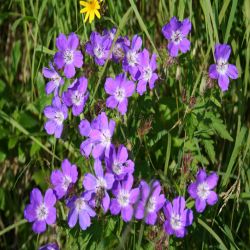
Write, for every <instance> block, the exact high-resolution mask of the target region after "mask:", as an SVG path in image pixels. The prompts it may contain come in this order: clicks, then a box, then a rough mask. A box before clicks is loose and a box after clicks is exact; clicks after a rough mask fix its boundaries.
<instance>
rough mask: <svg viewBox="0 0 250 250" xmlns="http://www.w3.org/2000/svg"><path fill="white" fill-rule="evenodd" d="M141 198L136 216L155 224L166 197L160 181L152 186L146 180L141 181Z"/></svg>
mask: <svg viewBox="0 0 250 250" xmlns="http://www.w3.org/2000/svg"><path fill="white" fill-rule="evenodd" d="M140 190H141V200H140V201H139V203H138V205H137V208H136V212H135V218H136V219H143V218H144V220H145V222H146V223H147V224H149V225H154V224H155V223H156V220H157V213H158V211H159V210H160V209H161V208H162V207H163V205H164V203H165V201H166V199H165V196H164V195H163V194H160V192H161V185H160V182H159V181H154V182H153V184H152V187H150V186H149V185H148V184H147V183H146V182H145V181H141V183H140Z"/></svg>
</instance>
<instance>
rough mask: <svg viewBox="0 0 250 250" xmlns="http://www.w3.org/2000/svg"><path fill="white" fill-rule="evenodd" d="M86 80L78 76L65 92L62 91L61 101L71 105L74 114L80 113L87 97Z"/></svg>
mask: <svg viewBox="0 0 250 250" xmlns="http://www.w3.org/2000/svg"><path fill="white" fill-rule="evenodd" d="M87 87H88V80H87V79H86V78H85V77H80V78H79V79H78V80H75V81H74V82H73V83H72V84H71V85H70V86H69V88H68V90H67V91H66V92H64V93H63V96H62V99H63V102H64V103H65V104H66V105H67V106H68V107H71V106H72V112H73V115H74V116H78V115H80V114H81V113H82V111H83V108H84V106H85V103H86V101H87V100H88V97H89V92H88V91H87Z"/></svg>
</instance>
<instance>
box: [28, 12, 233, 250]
mask: <svg viewBox="0 0 250 250" xmlns="http://www.w3.org/2000/svg"><path fill="white" fill-rule="evenodd" d="M91 18H92V16H91ZM190 30H191V22H190V20H189V19H184V20H183V21H179V20H177V18H175V17H173V18H172V19H171V20H170V23H168V24H166V25H165V26H164V27H163V29H162V32H163V34H164V36H165V37H166V39H167V40H168V41H169V44H168V50H169V54H170V56H171V57H176V56H177V55H178V53H179V51H181V52H182V53H186V52H187V51H189V50H190V46H191V43H190V41H189V40H188V39H187V35H188V34H189V32H190ZM56 46H57V48H58V51H57V52H56V53H55V56H54V62H53V63H50V64H49V68H46V67H44V68H43V75H44V77H46V78H48V79H49V82H48V83H47V85H46V90H45V91H46V94H47V95H49V94H52V93H53V95H54V96H53V99H52V103H51V105H50V106H47V107H45V109H44V115H45V116H46V117H47V119H48V120H47V121H46V123H45V130H46V132H47V133H48V134H50V135H54V136H55V137H56V138H60V137H61V135H62V132H63V123H64V121H65V120H66V119H67V118H68V116H69V115H68V112H69V111H68V110H69V109H70V108H71V110H72V114H73V116H81V118H82V113H84V107H85V105H86V103H87V101H88V97H89V92H88V90H87V88H88V79H87V78H85V77H84V76H80V77H78V78H76V79H73V80H72V82H71V83H70V84H69V86H66V90H65V91H63V88H62V86H64V84H66V82H68V81H70V80H68V79H71V78H73V77H75V75H76V70H75V68H81V67H82V65H83V55H82V52H81V51H80V50H78V47H79V39H78V37H77V36H76V34H74V33H72V34H70V35H69V36H68V37H66V36H65V35H64V34H60V35H59V37H58V38H57V39H56ZM85 48H86V53H87V54H88V55H89V56H91V57H92V58H93V61H94V63H95V64H97V65H99V66H103V65H104V64H105V63H106V62H107V60H112V61H114V62H115V63H116V64H119V63H120V64H121V68H122V70H123V72H122V73H120V74H118V75H117V76H115V77H108V78H106V80H105V84H104V90H105V92H106V93H107V94H108V95H109V97H108V98H107V100H106V106H107V108H111V109H115V108H117V110H118V111H119V113H121V114H122V115H125V114H126V112H127V110H128V98H129V97H131V96H132V95H133V94H134V93H135V91H136V92H137V93H138V94H139V95H142V94H144V93H145V92H146V90H147V85H148V86H149V89H151V90H152V89H153V88H154V87H155V82H156V80H157V79H158V75H157V73H156V70H157V61H156V59H157V56H156V54H154V53H153V54H152V55H150V53H149V51H148V50H147V49H146V48H142V39H141V37H140V36H138V35H135V36H133V38H132V40H131V41H130V40H129V39H128V38H127V37H121V36H118V35H117V30H116V29H115V28H113V29H111V30H104V31H103V33H102V34H100V33H98V32H92V34H91V35H90V40H89V41H88V42H87V44H86V46H85ZM230 53H231V49H230V46H228V45H216V47H215V58H216V64H213V65H211V66H210V69H209V75H210V77H211V78H214V79H218V81H219V86H220V87H221V89H222V90H223V91H224V90H226V89H228V84H229V77H230V78H232V79H236V78H237V77H238V72H237V68H236V67H235V66H234V65H231V64H228V59H229V55H230ZM63 75H64V76H65V77H66V78H67V79H63ZM64 89H65V88H64ZM78 128H79V132H80V135H81V136H82V137H84V140H83V141H82V143H81V145H80V152H81V154H82V156H83V157H85V158H91V157H92V158H93V161H94V173H85V175H84V177H83V181H82V188H81V189H80V191H74V188H73V187H74V185H76V183H77V181H78V179H80V178H79V176H78V169H77V167H76V165H74V164H71V163H70V162H69V160H68V159H65V160H63V162H62V165H61V169H57V170H53V171H52V173H51V177H50V181H51V188H49V189H48V190H46V192H45V195H44V197H43V195H42V193H41V191H40V190H39V189H37V188H34V189H33V190H32V192H31V196H30V204H28V205H27V206H26V208H25V211H24V216H25V218H26V219H27V220H28V221H29V222H32V223H33V231H34V232H36V233H42V232H44V231H45V230H46V225H47V224H48V225H52V224H54V223H55V222H56V208H55V205H56V202H58V201H59V200H63V201H64V202H65V204H66V206H67V208H68V225H69V227H70V228H73V227H75V225H76V224H77V222H78V221H79V225H80V227H81V229H82V230H85V229H87V228H88V227H89V226H90V225H91V219H92V218H93V217H95V216H96V214H97V213H98V212H99V211H100V210H99V209H100V208H101V210H102V211H103V213H105V214H106V213H108V211H110V213H111V214H112V215H118V214H121V218H122V219H123V220H124V221H125V222H128V221H131V220H132V219H133V218H135V219H137V220H144V221H145V223H146V224H148V225H155V224H161V223H159V222H160V220H162V218H164V225H163V228H164V230H165V232H166V233H167V234H169V235H175V236H176V237H184V236H185V235H186V233H187V229H186V227H188V226H190V225H191V224H192V222H193V218H194V215H193V211H192V210H191V208H190V207H189V204H186V200H185V197H183V196H177V197H175V198H174V199H173V200H172V202H171V201H169V200H168V199H167V198H166V196H165V194H164V190H163V188H162V186H161V184H160V182H159V181H158V180H152V181H150V182H149V183H147V182H146V181H144V180H140V181H138V180H137V179H136V178H135V176H134V169H135V164H134V162H133V161H132V160H131V159H130V157H129V152H128V149H127V148H126V147H125V146H124V145H118V146H115V145H114V144H113V140H112V139H113V136H114V134H115V128H116V122H115V121H114V120H112V119H109V117H108V116H107V114H106V112H101V113H100V114H98V115H96V117H95V118H94V119H93V120H92V121H89V120H87V119H81V121H80V123H79V125H78ZM137 181H138V182H137ZM217 182H218V176H217V174H216V173H214V172H213V173H211V174H210V175H208V176H207V174H206V172H205V170H204V169H200V170H199V171H198V173H197V176H196V180H195V181H194V182H193V183H191V184H190V185H189V186H188V193H189V195H190V197H191V198H193V199H195V209H196V211H197V212H198V213H201V212H203V211H204V210H205V207H206V205H207V204H208V205H214V204H215V203H216V202H217V201H218V196H217V194H216V193H215V191H213V189H214V188H215V187H216V185H217ZM136 184H137V185H136ZM72 190H73V194H72V192H71V191H72ZM69 194H70V195H69ZM160 214H161V215H162V216H159V215H160ZM160 217H161V219H160ZM53 244H54V243H53ZM48 246H49V244H48ZM44 247H47V245H46V246H44ZM52 247H54V249H57V245H56V244H54V245H52ZM44 249H46V248H44Z"/></svg>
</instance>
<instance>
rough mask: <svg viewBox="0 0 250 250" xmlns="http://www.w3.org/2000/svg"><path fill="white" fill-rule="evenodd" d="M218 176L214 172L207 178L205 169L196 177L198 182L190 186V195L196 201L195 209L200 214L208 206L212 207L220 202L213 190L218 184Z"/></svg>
mask: <svg viewBox="0 0 250 250" xmlns="http://www.w3.org/2000/svg"><path fill="white" fill-rule="evenodd" d="M218 179H219V177H218V175H217V174H216V173H215V172H213V173H211V174H210V175H209V176H207V174H206V172H205V171H204V170H203V169H200V170H199V171H198V173H197V175H196V181H195V182H193V183H192V184H190V185H189V187H188V193H189V194H190V196H191V197H192V198H193V199H195V208H196V211H197V212H198V213H202V212H203V211H204V210H205V207H206V204H208V205H210V206H212V205H214V204H215V203H216V202H217V201H218V195H217V194H216V193H215V192H214V191H213V190H212V189H214V188H215V187H216V185H217V182H218Z"/></svg>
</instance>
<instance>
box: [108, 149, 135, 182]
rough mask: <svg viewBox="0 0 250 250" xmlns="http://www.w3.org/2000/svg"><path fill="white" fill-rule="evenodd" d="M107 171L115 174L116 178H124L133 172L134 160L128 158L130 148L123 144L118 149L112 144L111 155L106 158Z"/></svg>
mask: <svg viewBox="0 0 250 250" xmlns="http://www.w3.org/2000/svg"><path fill="white" fill-rule="evenodd" d="M105 162H106V167H107V171H108V172H110V173H113V174H114V177H115V180H118V181H120V180H123V179H124V177H125V176H126V175H127V174H133V172H134V165H135V164H134V162H133V161H132V160H129V159H128V150H127V148H126V147H124V146H123V145H120V146H119V148H118V149H117V152H116V149H115V147H114V146H112V149H111V151H110V156H109V157H108V158H106V159H105Z"/></svg>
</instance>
